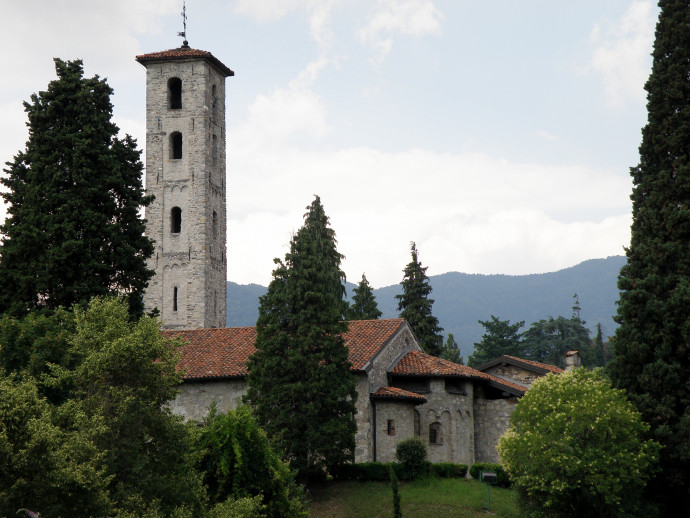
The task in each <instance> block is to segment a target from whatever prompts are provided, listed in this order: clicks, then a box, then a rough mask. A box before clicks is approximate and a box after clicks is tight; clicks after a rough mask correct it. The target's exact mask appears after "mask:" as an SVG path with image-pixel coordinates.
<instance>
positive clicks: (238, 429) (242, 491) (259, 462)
mask: <svg viewBox="0 0 690 518" xmlns="http://www.w3.org/2000/svg"><path fill="white" fill-rule="evenodd" d="M200 447H201V453H202V459H201V466H202V470H203V472H204V482H205V483H206V486H207V488H208V491H209V496H210V497H211V501H212V503H221V502H224V501H227V500H228V499H229V498H230V499H232V500H240V499H242V498H246V497H256V496H259V497H260V501H262V505H263V506H264V510H263V512H261V514H260V516H265V517H270V518H291V517H292V518H299V517H305V516H306V511H305V509H304V505H303V502H302V496H303V495H302V494H301V493H300V491H299V489H298V487H297V485H296V483H295V481H294V478H293V474H292V473H291V472H290V468H289V466H288V465H287V464H286V463H284V462H283V461H282V460H281V458H280V457H279V456H278V454H277V453H276V452H275V451H274V450H273V448H272V447H271V445H270V443H269V441H268V437H267V436H266V433H265V432H264V431H263V430H262V429H261V428H259V425H258V424H257V422H256V420H255V418H254V416H253V415H252V413H251V411H250V410H249V408H248V407H246V406H243V407H240V408H238V409H236V410H229V411H228V412H226V413H217V412H216V410H215V407H213V408H212V409H211V412H210V413H209V415H208V417H207V418H206V420H205V427H204V429H203V431H202V432H201V437H200Z"/></svg>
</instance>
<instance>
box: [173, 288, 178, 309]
mask: <svg viewBox="0 0 690 518" xmlns="http://www.w3.org/2000/svg"><path fill="white" fill-rule="evenodd" d="M173 311H177V286H175V287H174V288H173Z"/></svg>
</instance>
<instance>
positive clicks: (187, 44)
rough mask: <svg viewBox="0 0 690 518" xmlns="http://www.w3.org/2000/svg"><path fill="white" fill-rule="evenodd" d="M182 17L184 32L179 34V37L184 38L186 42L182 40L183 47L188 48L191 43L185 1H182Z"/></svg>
mask: <svg viewBox="0 0 690 518" xmlns="http://www.w3.org/2000/svg"><path fill="white" fill-rule="evenodd" d="M180 14H181V15H182V27H183V29H184V30H183V31H182V32H178V33H177V35H178V36H182V37H183V38H184V40H182V46H183V47H188V46H189V42H188V41H187V6H186V5H185V0H182V12H181V13H180Z"/></svg>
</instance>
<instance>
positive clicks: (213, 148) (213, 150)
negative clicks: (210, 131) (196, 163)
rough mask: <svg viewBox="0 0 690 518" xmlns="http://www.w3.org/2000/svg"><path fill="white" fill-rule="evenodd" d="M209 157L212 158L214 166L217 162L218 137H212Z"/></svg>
mask: <svg viewBox="0 0 690 518" xmlns="http://www.w3.org/2000/svg"><path fill="white" fill-rule="evenodd" d="M211 157H212V160H213V163H214V164H215V163H216V162H218V136H217V135H213V139H212V145H211Z"/></svg>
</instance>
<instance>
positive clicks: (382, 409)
mask: <svg viewBox="0 0 690 518" xmlns="http://www.w3.org/2000/svg"><path fill="white" fill-rule="evenodd" d="M375 405H376V461H377V462H396V458H395V448H396V445H397V444H398V443H399V442H400V441H402V440H404V439H408V438H409V437H413V436H414V412H415V409H414V405H413V404H412V403H405V402H402V401H386V400H381V399H379V400H377V401H376V402H375ZM388 421H391V425H392V426H391V429H390V433H389V427H388ZM372 460H373V459H372Z"/></svg>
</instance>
